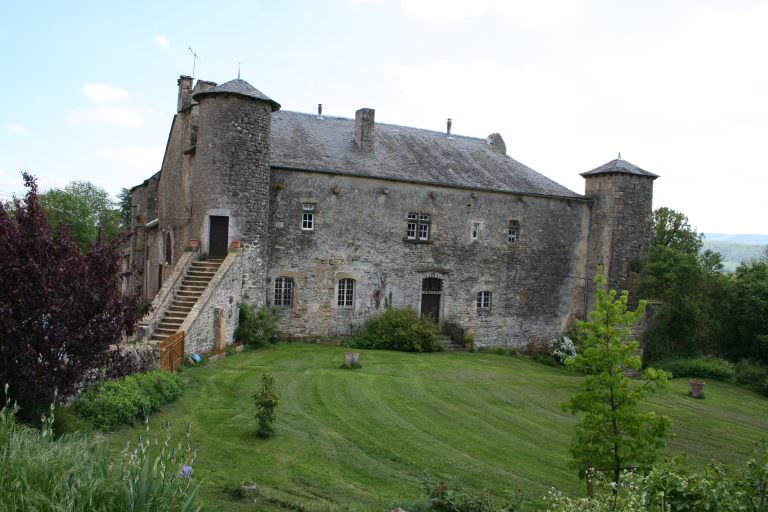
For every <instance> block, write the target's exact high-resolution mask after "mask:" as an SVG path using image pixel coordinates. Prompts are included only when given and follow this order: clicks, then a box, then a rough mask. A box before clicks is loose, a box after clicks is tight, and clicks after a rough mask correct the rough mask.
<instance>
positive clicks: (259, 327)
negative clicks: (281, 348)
mask: <svg viewBox="0 0 768 512" xmlns="http://www.w3.org/2000/svg"><path fill="white" fill-rule="evenodd" d="M235 339H236V340H238V341H240V342H242V343H243V344H244V345H246V346H248V347H250V348H256V347H263V346H264V345H266V344H267V343H274V342H275V341H276V339H277V315H276V314H275V310H274V308H269V307H266V306H264V307H262V308H260V309H259V310H258V311H254V310H253V308H252V307H251V306H249V305H248V304H240V318H239V323H238V325H237V330H236V331H235Z"/></svg>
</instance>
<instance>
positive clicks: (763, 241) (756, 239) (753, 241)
mask: <svg viewBox="0 0 768 512" xmlns="http://www.w3.org/2000/svg"><path fill="white" fill-rule="evenodd" d="M704 240H706V241H714V242H730V243H732V244H744V245H768V235H728V234H724V233H704Z"/></svg>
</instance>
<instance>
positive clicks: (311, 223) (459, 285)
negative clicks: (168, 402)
mask: <svg viewBox="0 0 768 512" xmlns="http://www.w3.org/2000/svg"><path fill="white" fill-rule="evenodd" d="M178 85H179V93H178V106H177V113H176V115H175V116H174V118H173V122H172V125H171V130H170V135H169V137H168V143H167V147H166V150H165V156H164V158H163V162H162V167H161V169H160V171H159V172H158V173H157V174H155V175H153V176H152V177H150V178H149V179H147V180H146V181H144V182H143V183H142V184H140V185H137V186H136V187H134V188H133V189H132V205H133V208H134V215H133V219H134V222H135V227H136V228H137V231H138V235H137V236H136V237H134V239H133V244H132V247H131V249H130V251H129V252H130V254H128V256H126V264H130V265H132V266H133V267H134V268H135V272H134V275H133V277H132V279H131V281H130V283H129V284H128V286H129V287H130V288H131V289H132V290H133V291H135V292H138V293H141V294H142V295H143V297H144V298H145V299H146V300H148V301H152V302H153V311H152V313H151V314H150V315H148V316H147V317H146V318H145V319H144V320H143V321H142V323H141V325H140V330H139V332H140V337H144V338H146V339H156V340H157V339H162V338H164V337H165V336H167V335H168V334H170V333H172V332H175V331H178V330H183V331H185V332H186V335H187V351H188V352H189V351H206V350H210V349H212V348H213V344H214V343H218V344H224V343H228V342H231V340H232V337H233V333H234V329H235V327H236V325H237V316H238V305H239V304H240V303H247V304H250V305H253V306H254V307H257V308H258V307H260V306H264V305H270V306H275V307H276V308H277V310H278V311H279V322H280V329H281V331H283V332H284V333H285V334H286V335H289V336H296V337H304V336H334V335H339V334H346V333H348V332H350V330H351V329H354V327H355V326H357V325H359V324H360V323H361V322H363V321H364V320H365V319H366V318H367V317H369V316H370V315H372V314H375V313H376V312H377V311H380V310H382V309H383V308H384V307H385V305H388V304H391V305H393V306H395V307H403V306H407V307H411V308H414V309H416V310H417V311H420V312H421V314H423V315H431V316H433V317H434V318H435V319H436V320H437V321H438V322H439V323H440V325H441V327H442V328H443V329H444V330H445V331H446V332H450V333H453V334H454V335H456V333H470V334H472V335H473V336H474V338H475V340H476V343H477V344H479V345H485V346H518V347H520V346H524V345H526V344H528V343H531V342H540V341H546V340H549V339H552V338H554V337H555V336H557V335H559V334H561V333H563V332H564V331H566V330H567V329H568V328H569V327H571V326H572V324H573V322H574V320H575V319H577V318H582V317H583V316H584V314H585V311H586V308H587V307H588V301H589V299H590V296H591V286H592V284H591V279H592V277H593V276H594V272H595V269H596V268H597V266H598V265H603V266H604V267H605V272H606V275H607V277H608V280H609V285H610V286H611V287H616V288H628V287H629V286H630V284H631V282H630V280H631V269H632V265H633V262H634V261H635V260H636V259H638V258H640V257H642V256H643V255H644V254H645V253H646V252H647V250H648V247H649V240H650V232H651V221H652V216H651V200H652V195H653V181H654V180H655V179H656V178H657V176H656V175H655V174H652V173H650V172H647V171H644V170H642V169H640V168H639V167H636V166H634V165H632V164H630V163H629V162H627V161H625V160H622V159H616V160H613V161H611V162H608V163H607V164H605V165H603V166H601V167H598V168H596V169H594V170H591V171H589V172H584V173H583V174H582V176H583V177H584V178H585V181H586V191H585V194H584V195H581V194H577V193H575V192H572V191H571V190H568V189H567V188H565V187H563V186H561V185H559V184H557V183H555V182H554V181H552V180H550V179H548V178H546V177H544V176H542V175H541V174H539V173H537V172H535V171H534V170H532V169H530V168H529V167H526V166H525V165H523V164H521V163H520V162H518V161H516V160H514V159H513V158H510V157H509V156H507V154H506V147H505V144H504V141H503V139H502V137H501V136H500V135H499V134H497V133H494V134H492V135H490V136H488V137H486V138H473V137H465V136H459V135H455V134H451V132H450V128H451V127H450V120H449V122H448V126H447V130H446V132H435V131H430V130H423V129H417V128H411V127H406V126H396V125H391V124H382V123H376V122H375V118H374V110H373V109H369V108H362V109H360V110H358V111H357V112H356V113H355V116H354V119H347V118H340V117H333V116H327V115H323V114H322V110H321V109H319V111H318V113H317V114H314V113H313V114H306V113H298V112H288V111H284V110H281V109H280V105H279V104H278V103H277V102H276V101H274V100H272V99H270V98H269V97H268V96H266V95H265V94H263V93H262V92H260V91H258V90H257V89H255V88H254V87H252V86H251V85H250V84H249V83H247V82H246V81H244V80H241V79H239V78H238V79H236V80H232V81H230V82H227V83H224V84H222V85H216V84H215V83H213V82H207V81H203V80H198V81H197V82H196V83H194V86H193V79H192V78H190V77H188V76H182V77H180V78H179V81H178ZM206 265H207V266H206Z"/></svg>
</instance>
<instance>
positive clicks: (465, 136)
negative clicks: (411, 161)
mask: <svg viewBox="0 0 768 512" xmlns="http://www.w3.org/2000/svg"><path fill="white" fill-rule="evenodd" d="M280 112H281V113H286V114H299V115H302V116H309V117H315V118H316V117H317V114H313V113H310V112H297V111H295V110H285V109H281V110H280ZM323 119H338V120H342V121H352V122H354V121H355V119H354V118H352V117H344V116H330V115H326V114H323ZM376 126H391V127H393V128H406V129H408V130H414V131H419V132H427V133H432V134H438V135H445V136H446V138H448V134H447V133H446V132H442V131H438V130H430V129H428V128H419V127H417V126H408V125H404V124H394V123H383V122H380V121H376ZM489 135H490V134H489ZM450 137H452V138H461V139H470V140H478V141H484V140H486V139H487V137H475V136H472V135H461V134H456V133H451V134H450Z"/></svg>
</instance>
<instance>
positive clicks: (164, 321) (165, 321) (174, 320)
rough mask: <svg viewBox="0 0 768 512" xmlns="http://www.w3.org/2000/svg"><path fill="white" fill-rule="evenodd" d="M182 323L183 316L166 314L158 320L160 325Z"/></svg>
mask: <svg viewBox="0 0 768 512" xmlns="http://www.w3.org/2000/svg"><path fill="white" fill-rule="evenodd" d="M183 323H184V319H183V318H168V317H167V316H166V317H164V318H163V319H162V320H160V326H161V327H162V326H164V325H167V326H171V325H181V324H183Z"/></svg>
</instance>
